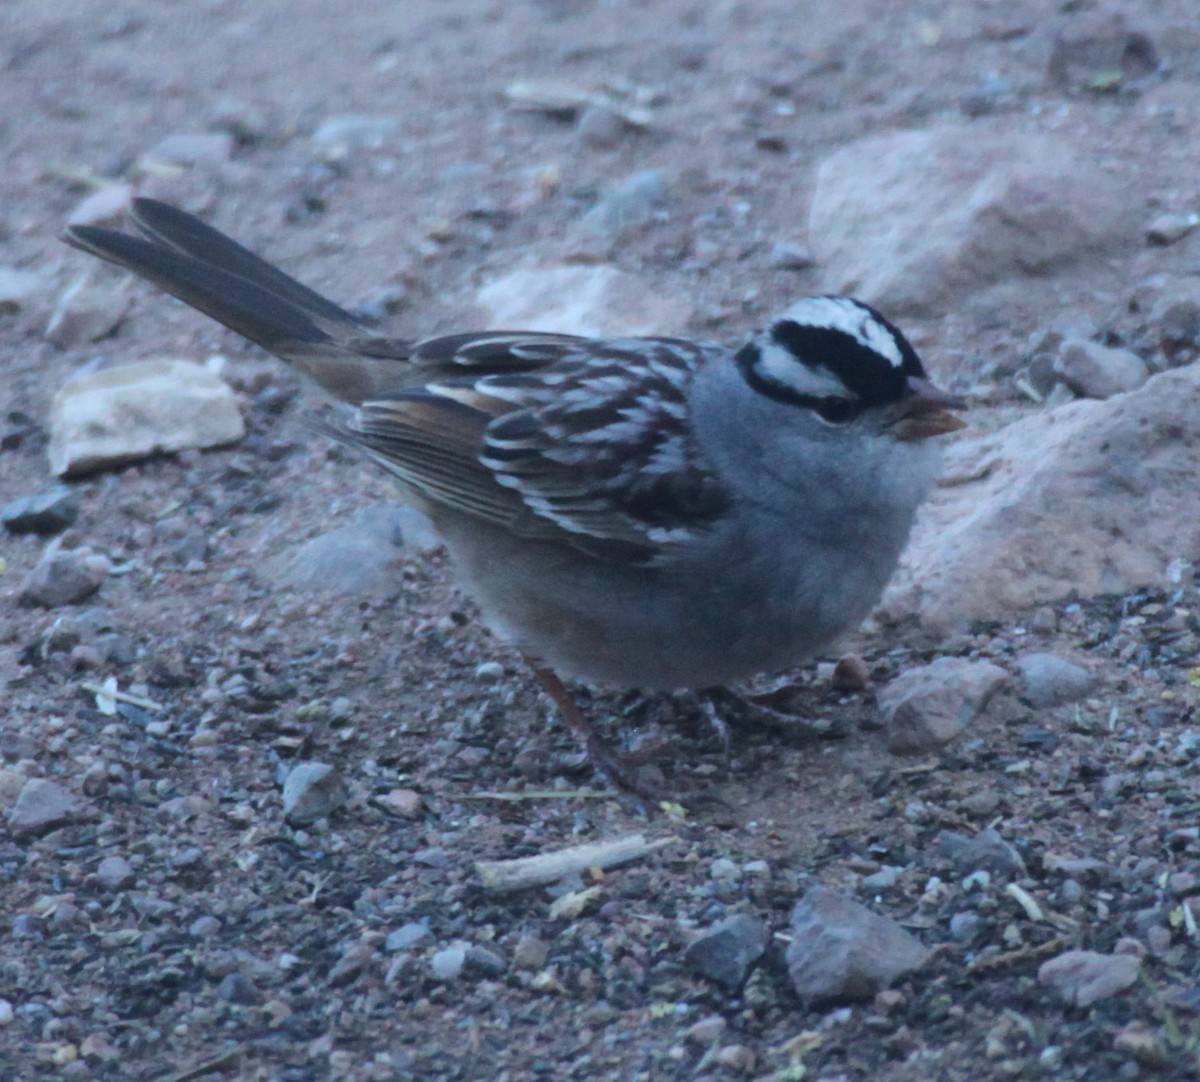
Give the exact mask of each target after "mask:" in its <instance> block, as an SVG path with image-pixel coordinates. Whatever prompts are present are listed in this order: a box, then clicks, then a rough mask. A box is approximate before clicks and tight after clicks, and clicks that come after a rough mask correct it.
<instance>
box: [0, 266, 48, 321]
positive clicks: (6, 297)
mask: <svg viewBox="0 0 1200 1082" xmlns="http://www.w3.org/2000/svg"><path fill="white" fill-rule="evenodd" d="M45 287H46V281H45V279H44V278H42V276H41V275H40V274H35V273H34V272H33V271H27V270H20V269H19V268H17V267H3V266H0V312H18V311H20V310H21V309H22V308H25V307H27V306H28V303H29V301H30V300H32V299H33V298H34V297H36V296H37V295H38V293H40V292H42V290H43V289H45Z"/></svg>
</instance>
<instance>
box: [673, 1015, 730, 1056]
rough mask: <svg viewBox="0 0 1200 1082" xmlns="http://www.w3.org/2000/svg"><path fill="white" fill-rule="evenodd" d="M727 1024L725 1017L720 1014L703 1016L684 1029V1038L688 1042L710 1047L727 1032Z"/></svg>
mask: <svg viewBox="0 0 1200 1082" xmlns="http://www.w3.org/2000/svg"><path fill="white" fill-rule="evenodd" d="M726 1025H727V1023H726V1021H725V1019H724V1018H722V1017H721V1016H720V1015H719V1014H711V1015H709V1016H708V1017H707V1018H701V1019H700V1021H699V1022H693V1023H692V1025H690V1026H688V1028H687V1029H686V1030H685V1031H684V1034H683V1039H684V1040H685V1041H687V1043H688V1044H694V1045H699V1046H700V1047H701V1048H708V1047H710V1046H711V1045H712V1044H713V1043H714V1042H716V1041H717V1040H718V1039H719V1038H720V1036H721V1034H722V1033H724V1032H725V1027H726Z"/></svg>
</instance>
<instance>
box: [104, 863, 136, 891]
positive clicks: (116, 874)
mask: <svg viewBox="0 0 1200 1082" xmlns="http://www.w3.org/2000/svg"><path fill="white" fill-rule="evenodd" d="M96 879H97V881H98V882H99V883H100V885H101V886H103V887H105V888H107V889H108V890H120V889H121V888H122V887H127V886H129V885H130V884H131V883H132V882H133V880H134V874H133V866H132V865H131V864H130V863H129V861H127V860H126V859H125V858H124V857H121V856H111V857H105V858H104V859H103V860H102V861H100V864H99V866H98V867H97V868H96Z"/></svg>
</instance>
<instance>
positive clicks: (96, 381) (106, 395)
mask: <svg viewBox="0 0 1200 1082" xmlns="http://www.w3.org/2000/svg"><path fill="white" fill-rule="evenodd" d="M49 429H50V447H49V452H48V453H49V457H50V468H51V470H53V472H54V473H55V474H56V475H58V476H60V477H61V476H66V475H75V474H81V473H87V472H89V471H92V470H98V469H103V468H105V467H107V466H114V465H117V464H119V463H123V462H130V461H134V460H137V459H141V458H147V457H149V456H151V455H155V454H162V453H165V452H172V451H182V450H184V449H185V448H205V447H218V446H221V445H222V444H228V443H234V442H236V441H237V440H240V439H241V438H242V436H243V434H244V433H245V423H244V422H243V420H242V414H241V411H240V410H239V409H238V404H237V398H236V396H235V395H234V393H233V391H231V390H230V389H229V387H228V386H227V385H226V384H224V383H223V382H221V380H220V379H219V378H218V377H217V376H215V375H214V374H213V373H212V372H210V371H209V370H208V369H207V368H204V367H203V366H202V365H198V364H193V363H192V362H190V361H183V360H177V359H173V358H157V359H154V360H148V361H138V362H135V363H133V364H126V365H120V366H118V367H114V368H103V369H100V370H98V371H93V372H88V373H84V374H82V375H78V376H76V377H75V378H73V379H72V380H70V381H69V382H68V383H66V384H65V385H64V386H63V387H62V388H61V389H60V390H59V392H58V394H56V395H55V397H54V402H53V404H52V406H51V408H50V422H49Z"/></svg>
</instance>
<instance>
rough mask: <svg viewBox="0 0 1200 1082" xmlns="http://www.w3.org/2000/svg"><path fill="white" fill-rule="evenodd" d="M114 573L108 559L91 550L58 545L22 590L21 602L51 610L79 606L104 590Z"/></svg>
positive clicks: (52, 546)
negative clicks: (65, 606)
mask: <svg viewBox="0 0 1200 1082" xmlns="http://www.w3.org/2000/svg"><path fill="white" fill-rule="evenodd" d="M60 540H61V539H60ZM111 569H112V565H111V564H110V563H109V561H108V559H107V558H106V557H104V556H101V555H99V554H97V553H94V552H92V551H91V549H88V548H78V549H64V548H62V547H61V545H60V544H59V541H54V542H52V543H51V544H50V545H49V546H47V548H46V551H45V552H44V553H43V554H42V557H41V559H40V560H38V562H37V563H36V564H35V565H34V568H33V570H32V571H31V572H30V573H29V577H28V578H27V579H26V580H25V583H24V585H23V586H22V587H21V600H22V601H23V602H24V603H25V604H27V605H41V606H42V607H43V608H47V609H55V608H58V607H59V606H60V605H78V604H79V603H80V602H81V601H86V600H87V599H88V598H89V597H91V596H92V595H93V594H94V593H95V592H96V591H97V590H99V589H100V587H101V585H102V584H103V583H104V580H105V579H106V578H107V577H108V573H109V571H110V570H111Z"/></svg>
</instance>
